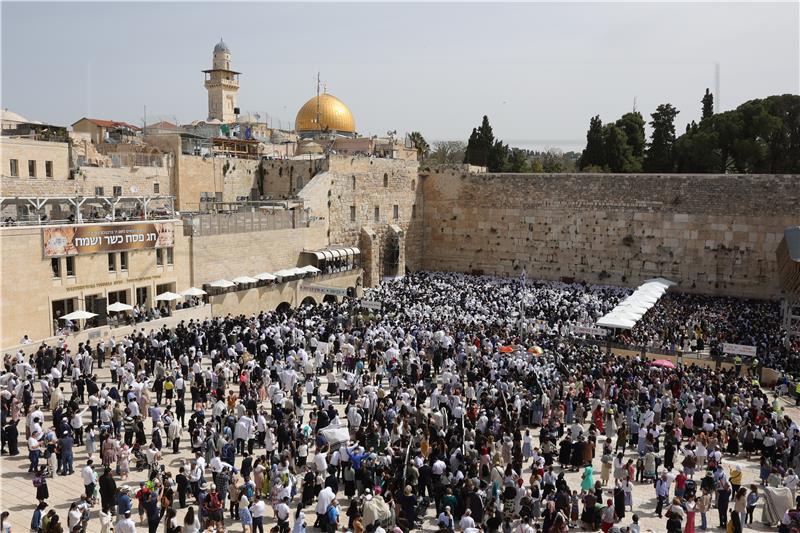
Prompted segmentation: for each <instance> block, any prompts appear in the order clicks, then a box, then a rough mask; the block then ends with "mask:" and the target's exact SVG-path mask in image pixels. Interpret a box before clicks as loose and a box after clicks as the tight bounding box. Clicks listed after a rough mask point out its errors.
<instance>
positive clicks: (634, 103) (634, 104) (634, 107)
mask: <svg viewBox="0 0 800 533" xmlns="http://www.w3.org/2000/svg"><path fill="white" fill-rule="evenodd" d="M633 112H634V113H636V97H635V96H634V97H633Z"/></svg>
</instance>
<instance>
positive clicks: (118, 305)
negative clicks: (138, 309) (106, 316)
mask: <svg viewBox="0 0 800 533" xmlns="http://www.w3.org/2000/svg"><path fill="white" fill-rule="evenodd" d="M131 309H133V306H132V305H128V304H124V303H122V302H114V303H113V304H111V305H109V306H108V307H106V311H111V312H112V313H119V312H122V311H130V310H131Z"/></svg>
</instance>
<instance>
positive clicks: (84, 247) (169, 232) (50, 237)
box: [42, 222, 175, 257]
mask: <svg viewBox="0 0 800 533" xmlns="http://www.w3.org/2000/svg"><path fill="white" fill-rule="evenodd" d="M42 243H43V246H44V256H45V257H61V256H64V255H81V254H97V253H107V252H120V251H125V250H144V249H153V248H169V247H171V246H174V245H175V228H174V226H173V224H172V223H171V222H166V223H164V222H154V223H146V222H137V223H133V224H86V225H75V226H53V227H49V228H43V229H42Z"/></svg>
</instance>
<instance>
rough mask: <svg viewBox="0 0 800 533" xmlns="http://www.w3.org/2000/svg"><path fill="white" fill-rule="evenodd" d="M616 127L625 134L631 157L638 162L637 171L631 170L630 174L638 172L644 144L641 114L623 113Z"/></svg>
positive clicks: (636, 112)
mask: <svg viewBox="0 0 800 533" xmlns="http://www.w3.org/2000/svg"><path fill="white" fill-rule="evenodd" d="M616 125H617V127H618V128H621V129H622V130H623V131H624V132H625V135H626V137H627V138H628V146H630V147H631V156H632V158H633V159H635V160H638V162H639V170H632V171H631V172H640V171H641V167H642V161H643V160H644V148H645V143H646V141H645V135H644V118H643V117H642V114H641V113H639V112H638V111H633V112H631V113H625V114H624V115H622V116H621V117H620V118H619V119H618V120H617V122H616Z"/></svg>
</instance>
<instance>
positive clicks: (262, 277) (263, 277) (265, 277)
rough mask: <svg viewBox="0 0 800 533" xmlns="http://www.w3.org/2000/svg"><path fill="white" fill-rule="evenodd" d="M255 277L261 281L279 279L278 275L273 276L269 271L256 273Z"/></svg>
mask: <svg viewBox="0 0 800 533" xmlns="http://www.w3.org/2000/svg"><path fill="white" fill-rule="evenodd" d="M253 277H254V278H256V279H258V280H261V281H273V280H276V279H278V278H277V277H275V276H273V275H272V274H270V273H269V272H262V273H261V274H256V275H255V276H253Z"/></svg>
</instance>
